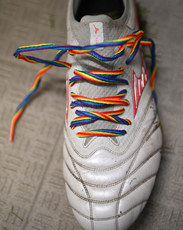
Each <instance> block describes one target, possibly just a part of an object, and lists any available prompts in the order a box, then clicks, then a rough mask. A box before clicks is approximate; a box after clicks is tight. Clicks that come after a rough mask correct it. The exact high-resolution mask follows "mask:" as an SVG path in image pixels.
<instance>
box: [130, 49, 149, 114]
mask: <svg viewBox="0 0 183 230" xmlns="http://www.w3.org/2000/svg"><path fill="white" fill-rule="evenodd" d="M140 54H141V61H142V62H141V63H142V64H141V74H140V77H137V75H136V73H135V71H134V70H132V82H133V105H134V117H135V115H136V113H137V109H138V105H139V102H140V98H141V96H142V93H143V90H144V88H145V86H146V83H147V80H148V74H147V70H146V69H145V63H144V57H143V54H142V52H141V51H140Z"/></svg>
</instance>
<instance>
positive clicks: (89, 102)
mask: <svg viewBox="0 0 183 230" xmlns="http://www.w3.org/2000/svg"><path fill="white" fill-rule="evenodd" d="M143 34H144V32H143V31H142V30H138V31H136V32H134V33H133V34H131V35H128V36H125V37H123V38H120V39H117V40H112V41H106V42H103V43H99V44H95V45H88V46H72V45H65V46H60V45H56V44H52V43H45V44H38V45H31V46H22V47H19V48H18V49H17V50H16V51H15V53H14V56H15V57H16V58H18V59H22V60H24V61H27V62H30V63H34V64H37V63H40V64H45V66H44V67H43V68H42V69H41V70H40V71H39V72H38V74H37V76H36V78H35V80H34V82H33V85H32V87H31V89H30V90H29V92H28V94H27V95H26V97H25V98H24V100H23V101H22V102H21V103H20V105H19V106H18V107H17V109H16V111H15V114H14V116H13V118H12V121H11V130H10V141H13V138H14V132H15V126H16V123H17V121H18V120H19V118H20V117H21V115H22V113H23V111H24V109H25V107H26V105H27V103H28V102H29V101H30V99H31V97H32V96H33V95H34V94H35V92H36V91H37V89H38V88H39V85H40V82H41V78H42V76H43V74H44V73H45V72H46V71H48V70H49V69H50V68H51V67H53V66H57V67H66V68H68V69H70V68H71V66H72V64H71V63H68V62H64V61H60V58H61V57H62V56H63V55H64V54H65V53H68V54H70V55H82V54H88V55H90V56H92V57H93V58H95V59H97V60H99V61H105V62H108V61H113V60H115V59H117V58H119V57H121V56H122V55H123V54H124V51H125V46H126V47H131V52H130V54H129V57H128V59H127V60H126V64H129V63H130V62H131V61H132V60H133V58H134V57H135V55H136V53H137V51H138V49H139V47H140V46H148V47H149V48H150V51H151V60H152V64H151V79H150V85H151V88H152V92H153V96H154V98H155V101H156V97H155V91H154V81H155V75H156V61H155V45H154V42H153V41H152V40H151V39H142V37H143ZM114 46H117V47H119V49H118V50H117V52H116V53H114V55H112V56H109V57H106V56H102V55H100V54H99V53H97V52H96V51H95V50H96V49H98V48H105V47H114ZM49 49H54V50H57V54H56V56H55V58H54V59H53V60H51V61H50V60H45V59H41V58H37V57H33V56H28V55H22V54H21V53H25V52H30V51H36V50H49ZM123 72H124V69H123V68H120V69H118V70H113V71H102V70H101V71H80V70H76V69H75V70H74V76H73V77H72V78H71V79H70V80H69V85H70V87H72V86H73V85H74V84H75V83H77V82H78V81H82V80H85V81H91V82H94V83H100V84H103V85H105V84H122V85H128V81H127V80H125V79H119V78H117V77H118V76H119V75H120V74H122V73H123ZM126 93H127V91H126V90H125V89H123V90H121V91H120V92H119V93H118V94H116V95H114V96H109V97H102V98H93V99H92V98H88V97H84V96H80V95H77V94H75V93H74V92H71V97H72V98H73V99H74V101H72V102H71V104H70V108H71V109H72V108H75V107H76V106H81V107H90V108H103V107H107V106H111V105H122V106H128V105H129V101H128V100H125V99H123V98H124V96H125V95H126ZM124 110H125V109H124V107H122V108H120V109H118V110H115V111H104V112H96V111H80V110H76V112H75V113H76V115H77V117H75V118H74V119H73V120H72V121H71V124H70V126H71V128H72V129H74V128H75V127H76V126H81V125H85V124H89V123H92V122H95V121H96V120H99V119H100V120H107V121H111V122H116V123H121V124H124V125H130V124H131V121H130V120H128V119H123V118H120V117H119V115H120V114H122V113H123V112H124ZM124 134H126V131H125V130H114V129H96V130H89V131H83V132H78V133H77V135H78V137H90V136H119V135H124Z"/></svg>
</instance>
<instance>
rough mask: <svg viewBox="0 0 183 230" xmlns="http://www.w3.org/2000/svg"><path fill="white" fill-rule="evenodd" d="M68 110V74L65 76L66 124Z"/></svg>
mask: <svg viewBox="0 0 183 230" xmlns="http://www.w3.org/2000/svg"><path fill="white" fill-rule="evenodd" d="M68 110H69V75H67V78H66V112H65V113H66V122H67V124H68Z"/></svg>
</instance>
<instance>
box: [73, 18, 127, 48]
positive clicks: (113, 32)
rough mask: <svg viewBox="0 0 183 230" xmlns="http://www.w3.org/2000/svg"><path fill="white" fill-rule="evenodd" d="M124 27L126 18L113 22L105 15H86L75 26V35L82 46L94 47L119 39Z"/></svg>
mask: <svg viewBox="0 0 183 230" xmlns="http://www.w3.org/2000/svg"><path fill="white" fill-rule="evenodd" d="M122 25H124V26H126V25H125V17H123V18H121V19H118V20H113V19H112V18H111V17H109V16H108V15H105V14H100V15H94V16H91V15H86V16H83V17H82V18H81V21H80V22H79V23H76V24H75V25H74V33H75V36H76V38H77V41H78V42H79V44H80V45H89V44H91V45H92V44H96V43H101V42H103V41H108V40H113V39H117V38H119V37H120V36H121V31H123V29H122Z"/></svg>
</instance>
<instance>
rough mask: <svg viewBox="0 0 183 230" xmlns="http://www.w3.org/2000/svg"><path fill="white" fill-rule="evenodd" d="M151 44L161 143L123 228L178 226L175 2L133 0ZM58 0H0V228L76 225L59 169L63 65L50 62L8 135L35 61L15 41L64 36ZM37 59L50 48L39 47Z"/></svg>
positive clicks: (182, 92)
mask: <svg viewBox="0 0 183 230" xmlns="http://www.w3.org/2000/svg"><path fill="white" fill-rule="evenodd" d="M138 2H139V4H140V7H141V10H142V14H143V15H144V16H145V19H146V21H147V24H146V27H147V33H148V35H149V36H150V37H152V38H153V39H154V40H155V42H156V45H157V59H158V74H157V81H156V91H157V95H158V107H159V114H160V118H161V123H162V128H163V133H164V147H163V154H162V161H161V165H160V170H159V173H158V177H157V180H156V184H155V187H154V189H153V192H152V195H151V197H150V199H149V201H148V203H147V206H146V207H145V209H144V211H143V213H142V215H141V216H140V217H139V219H138V220H137V221H136V223H135V224H134V225H133V226H132V227H131V230H172V229H173V230H182V229H183V171H182V169H183V13H182V12H183V1H181V0H174V1H172V0H166V1H164V0H159V1H157V0H156V1H152V0H139V1H138ZM66 8H67V1H65V0H52V1H50V0H39V1H37V0H26V1H23V0H16V1H14V0H0V230H79V229H81V228H80V226H79V225H78V223H77V222H76V220H75V218H74V217H73V214H72V211H71V208H70V207H69V204H68V202H67V199H66V194H65V188H64V180H63V174H62V143H63V126H64V116H65V115H64V111H65V70H63V69H60V68H52V69H51V70H50V71H49V72H48V73H47V74H46V75H45V76H44V77H43V78H44V79H43V81H42V84H41V87H40V89H39V92H38V93H37V95H36V97H35V98H34V99H33V100H32V101H31V103H30V104H29V106H28V107H27V109H26V110H25V113H24V115H23V116H22V118H21V120H20V122H19V123H18V125H17V129H16V135H15V139H14V142H13V143H10V142H9V141H8V139H9V129H10V122H11V118H12V115H13V113H14V111H15V109H16V106H17V105H18V104H19V103H20V101H21V100H22V98H23V97H24V96H25V94H26V93H27V91H28V89H29V88H30V86H31V85H32V82H33V79H34V76H35V75H36V73H37V71H38V70H39V69H40V65H33V64H29V63H25V62H23V61H21V60H17V59H15V58H13V56H12V55H13V52H14V51H15V49H16V48H17V47H19V46H21V45H29V44H36V43H42V42H53V43H57V44H65V43H66V25H65V23H66ZM44 55H45V56H44V57H45V58H48V57H51V56H52V52H51V53H45V54H44Z"/></svg>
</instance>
